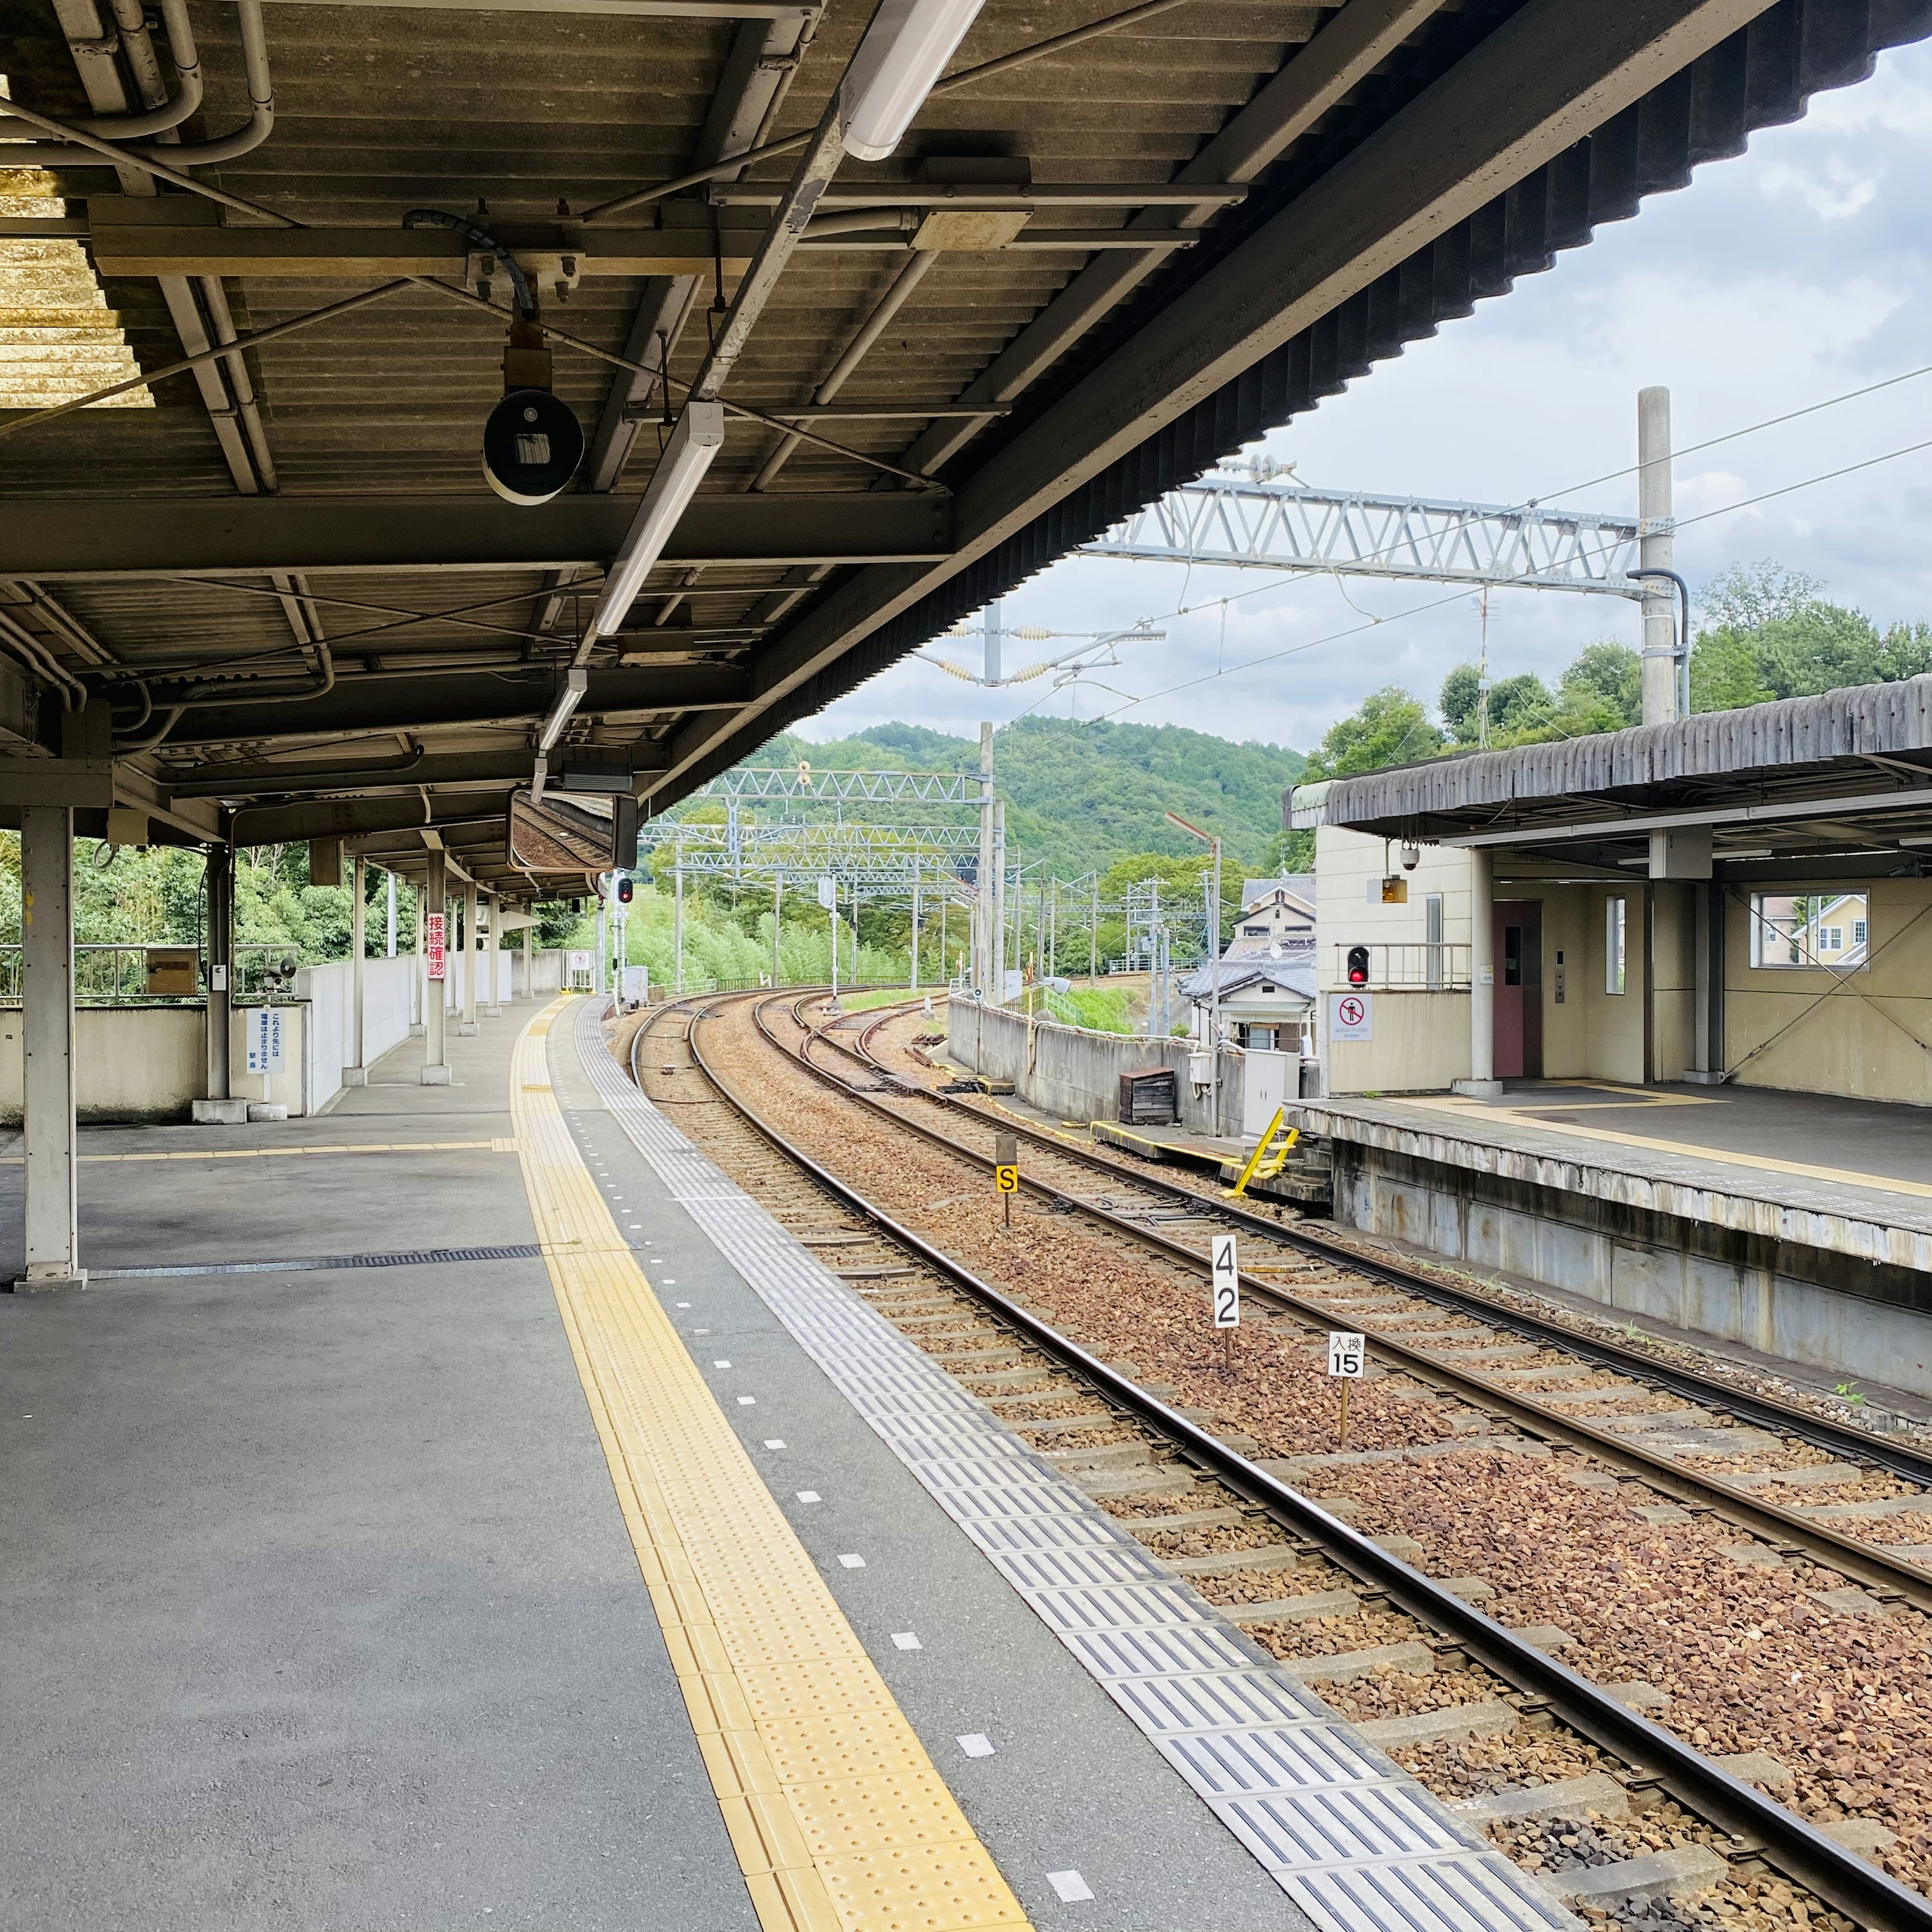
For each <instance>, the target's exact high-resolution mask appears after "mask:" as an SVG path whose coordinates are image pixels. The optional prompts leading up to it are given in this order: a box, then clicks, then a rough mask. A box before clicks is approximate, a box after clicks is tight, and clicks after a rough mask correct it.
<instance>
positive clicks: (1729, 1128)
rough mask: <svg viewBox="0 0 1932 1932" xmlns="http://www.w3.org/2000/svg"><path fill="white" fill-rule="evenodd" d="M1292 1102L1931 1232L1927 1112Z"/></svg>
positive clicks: (1772, 1094) (1592, 1099)
mask: <svg viewBox="0 0 1932 1932" xmlns="http://www.w3.org/2000/svg"><path fill="white" fill-rule="evenodd" d="M1305 1104H1306V1105H1307V1107H1308V1108H1309V1109H1310V1110H1311V1112H1313V1113H1316V1114H1331V1115H1342V1116H1345V1117H1346V1116H1353V1117H1355V1118H1361V1119H1363V1120H1367V1121H1385V1122H1388V1123H1389V1124H1392V1125H1396V1126H1400V1127H1409V1128H1413V1129H1415V1130H1418V1131H1420V1132H1423V1133H1436V1134H1441V1133H1448V1134H1453V1135H1457V1136H1460V1137H1461V1138H1463V1139H1470V1140H1475V1141H1481V1142H1490V1143H1493V1144H1494V1145H1498V1146H1501V1147H1505V1148H1512V1149H1516V1150H1519V1151H1523V1152H1525V1153H1528V1154H1542V1155H1547V1154H1556V1155H1558V1156H1559V1157H1565V1158H1569V1159H1574V1160H1578V1161H1580V1162H1584V1163H1589V1164H1592V1165H1595V1166H1606V1167H1612V1168H1616V1169H1620V1170H1623V1171H1625V1172H1631V1173H1636V1174H1641V1175H1649V1176H1652V1177H1655V1178H1658V1179H1660V1180H1664V1181H1672V1182H1676V1183H1679V1184H1684V1185H1688V1186H1691V1187H1704V1188H1709V1189H1711V1190H1715V1191H1716V1192H1718V1193H1726V1194H1734V1195H1739V1196H1746V1197H1750V1198H1754V1199H1766V1200H1770V1201H1773V1202H1778V1203H1781V1204H1784V1205H1792V1206H1795V1207H1802V1208H1805V1209H1807V1210H1809V1211H1814V1212H1817V1213H1822V1214H1838V1215H1844V1216H1847V1217H1852V1218H1855V1219H1858V1220H1866V1221H1875V1222H1878V1223H1882V1224H1884V1225H1887V1226H1897V1227H1900V1228H1906V1229H1914V1230H1917V1231H1920V1232H1932V1108H1925V1107H1911V1106H1903V1105H1901V1104H1900V1103H1896V1102H1888V1101H1882V1100H1843V1099H1840V1098H1838V1097H1836V1096H1835V1095H1832V1094H1791V1093H1786V1092H1784V1091H1782V1090H1780V1089H1775V1088H1763V1087H1699V1086H1692V1085H1688V1084H1675V1085H1658V1086H1653V1087H1619V1086H1615V1085H1611V1084H1610V1083H1609V1082H1601V1081H1587V1080H1510V1081H1506V1082H1504V1083H1503V1091H1502V1094H1499V1095H1498V1096H1496V1097H1492V1098H1488V1099H1480V1100H1479V1099H1475V1098H1472V1097H1469V1096H1467V1095H1465V1094H1403V1095H1400V1096H1396V1095H1391V1096H1388V1097H1376V1098H1374V1099H1366V1098H1364V1097H1361V1096H1359V1095H1353V1094H1342V1095H1338V1096H1337V1097H1335V1098H1334V1099H1333V1100H1315V1101H1310V1102H1308V1103H1305Z"/></svg>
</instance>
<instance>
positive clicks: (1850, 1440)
mask: <svg viewBox="0 0 1932 1932" xmlns="http://www.w3.org/2000/svg"><path fill="white" fill-rule="evenodd" d="M889 1017H890V1015H889V1014H887V1015H882V1016H880V1021H879V1022H874V1025H873V1026H871V1027H868V1028H866V1030H865V1034H863V1035H862V1036H861V1037H860V1041H859V1046H860V1048H861V1049H869V1044H870V1040H871V1034H873V1033H874V1031H877V1026H878V1025H880V1024H883V1021H884V1020H885V1019H888V1018H889ZM826 1043H827V1044H828V1045H829V1046H831V1047H832V1049H834V1050H835V1051H836V1052H843V1053H848V1054H849V1053H852V1052H853V1049H851V1048H850V1047H847V1046H845V1045H844V1043H843V1042H841V1041H838V1040H831V1039H829V1037H827V1039H826ZM856 1057H859V1058H863V1059H864V1061H865V1064H866V1065H868V1067H871V1068H873V1069H874V1070H875V1071H877V1073H880V1075H882V1076H883V1077H884V1078H885V1079H888V1080H890V1081H892V1082H894V1083H895V1085H898V1086H899V1087H901V1088H903V1089H904V1091H905V1092H906V1093H907V1094H910V1095H913V1096H916V1097H918V1098H919V1099H922V1100H930V1101H932V1102H934V1103H936V1104H938V1105H939V1106H943V1107H952V1108H955V1109H957V1110H958V1111H959V1112H961V1113H963V1114H965V1115H968V1117H969V1118H972V1119H974V1120H977V1121H983V1122H985V1123H986V1124H988V1125H989V1126H997V1127H999V1128H1000V1129H1001V1130H1007V1131H1011V1132H1014V1133H1018V1134H1019V1135H1020V1136H1021V1137H1022V1139H1027V1140H1031V1141H1033V1142H1036V1143H1037V1144H1038V1145H1041V1146H1043V1147H1048V1148H1052V1150H1053V1151H1055V1153H1056V1154H1061V1155H1064V1157H1066V1158H1067V1160H1072V1161H1075V1162H1077V1163H1079V1164H1081V1165H1082V1166H1087V1167H1091V1168H1093V1169H1095V1170H1096V1171H1097V1172H1100V1173H1103V1174H1106V1175H1112V1177H1113V1178H1115V1179H1117V1180H1120V1181H1129V1182H1132V1183H1133V1184H1135V1185H1136V1186H1138V1187H1145V1188H1148V1189H1149V1190H1152V1191H1153V1192H1154V1193H1160V1194H1164V1195H1166V1196H1169V1197H1170V1198H1171V1199H1174V1200H1175V1201H1177V1202H1190V1203H1191V1204H1193V1205H1194V1206H1196V1207H1197V1208H1199V1209H1200V1210H1201V1211H1202V1212H1204V1213H1206V1214H1215V1215H1218V1216H1220V1217H1221V1218H1222V1219H1223V1220H1226V1221H1229V1222H1232V1223H1233V1224H1234V1225H1235V1226H1237V1227H1239V1228H1245V1229H1250V1230H1251V1231H1252V1232H1254V1233H1256V1234H1259V1235H1267V1236H1268V1238H1270V1239H1271V1240H1274V1241H1280V1242H1281V1243H1282V1244H1283V1245H1284V1246H1286V1247H1291V1248H1295V1249H1298V1250H1301V1252H1302V1253H1304V1254H1307V1255H1309V1256H1312V1257H1313V1258H1315V1259H1319V1260H1322V1261H1325V1262H1332V1263H1334V1265H1337V1267H1341V1268H1350V1269H1352V1270H1354V1271H1355V1272H1356V1273H1358V1274H1363V1275H1366V1276H1367V1277H1370V1279H1371V1280H1376V1281H1379V1282H1381V1283H1383V1284H1384V1285H1385V1286H1388V1287H1390V1288H1394V1289H1399V1290H1400V1291H1401V1292H1403V1293H1404V1294H1406V1295H1415V1296H1418V1298H1421V1299H1422V1300H1424V1301H1430V1302H1433V1303H1434V1304H1436V1306H1437V1307H1439V1308H1447V1309H1450V1310H1454V1312H1455V1313H1458V1314H1463V1315H1467V1316H1469V1317H1471V1318H1472V1319H1474V1320H1477V1321H1481V1322H1487V1323H1488V1324H1489V1325H1491V1326H1492V1327H1493V1328H1501V1329H1505V1330H1508V1331H1509V1332H1511V1333H1512V1334H1517V1335H1520V1336H1521V1337H1523V1338H1524V1339H1525V1340H1529V1341H1535V1342H1539V1343H1542V1344H1544V1346H1546V1347H1549V1348H1554V1349H1566V1350H1568V1352H1570V1353H1571V1354H1573V1355H1580V1356H1582V1357H1583V1358H1585V1359H1586V1360H1588V1361H1590V1362H1591V1363H1592V1364H1594V1365H1595V1366H1596V1367H1599V1368H1605V1369H1613V1370H1617V1371H1618V1372H1619V1373H1624V1374H1628V1375H1634V1376H1643V1377H1644V1378H1645V1379H1646V1380H1648V1381H1650V1382H1655V1383H1656V1384H1658V1385H1659V1386H1660V1387H1661V1388H1664V1389H1666V1390H1667V1391H1669V1392H1670V1394H1673V1395H1681V1396H1683V1397H1686V1398H1688V1399H1689V1400H1693V1401H1702V1402H1712V1403H1719V1404H1721V1405H1722V1406H1724V1408H1726V1409H1729V1410H1730V1411H1731V1412H1732V1413H1733V1415H1736V1416H1738V1417H1739V1418H1740V1419H1741V1420H1742V1421H1749V1422H1754V1423H1757V1424H1760V1425H1761V1426H1762V1427H1765V1428H1767V1429H1775V1430H1779V1431H1781V1433H1784V1434H1785V1435H1787V1436H1798V1437H1799V1438H1801V1439H1802V1440H1804V1441H1805V1442H1809V1443H1811V1445H1812V1446H1813V1447H1814V1448H1820V1449H1828V1450H1829V1451H1832V1453H1833V1454H1835V1455H1842V1456H1846V1457H1853V1456H1855V1457H1861V1458H1862V1459H1863V1460H1864V1461H1866V1462H1867V1463H1875V1464H1876V1465H1877V1466H1879V1468H1881V1469H1888V1470H1889V1471H1890V1472H1891V1474H1892V1475H1895V1476H1901V1477H1903V1478H1905V1479H1906V1481H1909V1482H1915V1483H1920V1484H1924V1486H1925V1487H1927V1489H1932V1452H1927V1451H1923V1450H1918V1449H1915V1448H1912V1447H1911V1446H1910V1445H1908V1444H1904V1443H1894V1442H1887V1441H1885V1439H1884V1438H1883V1437H1882V1436H1874V1435H1873V1434H1872V1433H1870V1432H1869V1431H1868V1430H1862V1429H1855V1428H1853V1427H1850V1426H1849V1425H1848V1424H1843V1423H1836V1422H1834V1421H1832V1420H1831V1419H1830V1418H1829V1417H1827V1416H1820V1415H1814V1414H1813V1413H1812V1412H1811V1411H1810V1410H1809V1409H1799V1408H1798V1407H1797V1406H1796V1405H1794V1404H1793V1403H1784V1402H1780V1401H1779V1400H1778V1399H1777V1398H1776V1397H1774V1396H1766V1395H1760V1394H1758V1393H1757V1392H1756V1391H1754V1390H1751V1389H1747V1388H1739V1387H1738V1386H1737V1385H1736V1384H1735V1383H1732V1382H1724V1381H1722V1380H1721V1379H1719V1378H1718V1377H1716V1376H1705V1375H1700V1374H1699V1373H1698V1372H1697V1370H1694V1369H1686V1368H1682V1367H1677V1366H1676V1365H1674V1364H1670V1363H1666V1362H1661V1361H1658V1359H1657V1358H1655V1356H1652V1355H1646V1354H1645V1353H1644V1352H1643V1350H1642V1349H1631V1348H1626V1347H1625V1346H1623V1345H1622V1343H1617V1342H1613V1341H1610V1340H1607V1339H1606V1338H1604V1337H1597V1336H1593V1335H1586V1334H1580V1333H1579V1332H1578V1331H1577V1330H1575V1329H1574V1328H1566V1327H1565V1325H1563V1324H1562V1322H1557V1321H1554V1320H1552V1319H1548V1318H1547V1317H1544V1316H1538V1315H1535V1314H1533V1313H1529V1312H1528V1311H1526V1310H1517V1309H1512V1308H1507V1307H1501V1306H1499V1304H1496V1303H1495V1302H1493V1301H1488V1300H1487V1299H1486V1298H1484V1296H1482V1295H1480V1294H1478V1293H1477V1292H1475V1291H1474V1290H1473V1289H1459V1288H1457V1287H1456V1286H1454V1285H1453V1284H1451V1283H1446V1282H1441V1281H1438V1280H1436V1279H1434V1278H1433V1277H1431V1276H1429V1275H1425V1274H1421V1273H1420V1272H1412V1271H1410V1270H1409V1269H1408V1268H1404V1267H1403V1265H1401V1264H1400V1262H1384V1261H1377V1260H1374V1259H1371V1258H1370V1257H1369V1256H1365V1255H1363V1254H1361V1253H1358V1251H1357V1250H1355V1249H1354V1248H1352V1247H1349V1246H1348V1245H1347V1244H1346V1243H1345V1242H1341V1241H1331V1240H1329V1239H1328V1238H1325V1237H1324V1236H1322V1235H1316V1234H1310V1233H1308V1232H1306V1231H1305V1224H1302V1225H1300V1226H1284V1225H1283V1224H1282V1223H1279V1222H1276V1221H1271V1220H1268V1218H1267V1217H1265V1215H1261V1214H1255V1213H1253V1212H1252V1211H1250V1210H1247V1209H1245V1208H1238V1207H1236V1206H1235V1205H1234V1204H1233V1203H1232V1202H1229V1201H1226V1200H1223V1199H1214V1198H1211V1197H1210V1196H1205V1195H1202V1194H1197V1193H1195V1192H1194V1191H1193V1190H1192V1189H1190V1188H1187V1187H1181V1186H1180V1185H1179V1184H1177V1183H1175V1182H1174V1181H1168V1180H1166V1179H1163V1178H1161V1177H1160V1176H1159V1175H1154V1174H1151V1173H1147V1172H1143V1171H1142V1169H1139V1168H1136V1167H1130V1166H1127V1163H1125V1162H1124V1161H1118V1160H1113V1159H1111V1158H1110V1157H1108V1156H1107V1155H1105V1154H1099V1153H1097V1152H1095V1151H1094V1150H1092V1149H1091V1148H1083V1147H1081V1146H1079V1145H1077V1144H1076V1143H1073V1142H1069V1141H1067V1140H1064V1139H1062V1138H1061V1136H1059V1135H1058V1134H1056V1133H1053V1132H1052V1130H1051V1129H1049V1128H1046V1127H1039V1126H1037V1125H1035V1124H1034V1123H1032V1122H1031V1121H1026V1120H1024V1119H1022V1118H1020V1117H1019V1116H1018V1115H1011V1114H1001V1115H993V1114H990V1113H988V1112H986V1111H985V1110H984V1109H981V1108H980V1107H977V1106H974V1105H973V1104H972V1103H971V1102H970V1101H968V1100H965V1099H964V1098H963V1097H961V1096H959V1095H957V1094H936V1093H935V1092H933V1091H932V1090H931V1089H930V1088H922V1087H917V1086H915V1085H913V1084H912V1083H911V1082H909V1081H906V1080H904V1079H901V1076H898V1075H897V1074H895V1073H893V1072H892V1070H891V1069H890V1068H889V1067H884V1066H882V1065H881V1064H880V1063H879V1062H878V1061H877V1060H875V1059H873V1058H870V1057H869V1052H868V1051H867V1052H862V1053H861V1054H860V1055H858V1056H856Z"/></svg>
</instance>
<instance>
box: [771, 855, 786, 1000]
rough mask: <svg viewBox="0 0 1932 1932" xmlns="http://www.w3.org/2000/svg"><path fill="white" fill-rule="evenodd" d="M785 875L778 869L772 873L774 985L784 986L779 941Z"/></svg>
mask: <svg viewBox="0 0 1932 1932" xmlns="http://www.w3.org/2000/svg"><path fill="white" fill-rule="evenodd" d="M783 933H784V873H783V872H782V871H780V870H778V869H777V868H773V870H772V985H773V986H783V985H784V967H783V965H781V963H780V961H779V958H778V941H779V938H781V935H783Z"/></svg>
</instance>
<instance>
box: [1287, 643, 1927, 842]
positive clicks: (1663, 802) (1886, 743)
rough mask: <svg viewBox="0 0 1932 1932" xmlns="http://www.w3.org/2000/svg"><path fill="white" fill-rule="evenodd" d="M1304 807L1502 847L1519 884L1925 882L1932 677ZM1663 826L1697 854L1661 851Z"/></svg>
mask: <svg viewBox="0 0 1932 1932" xmlns="http://www.w3.org/2000/svg"><path fill="white" fill-rule="evenodd" d="M1288 805H1289V810H1288V818H1289V823H1290V824H1291V825H1292V826H1299V827H1301V828H1304V829H1308V828H1312V827H1314V826H1322V825H1333V826H1346V827H1347V828H1349V829H1351V830H1352V831H1356V832H1368V833H1370V834H1372V835H1375V836H1377V837H1379V838H1388V839H1391V840H1400V841H1404V842H1408V843H1415V844H1444V845H1452V846H1461V847H1469V848H1473V849H1478V850H1485V849H1486V850H1490V851H1491V852H1492V853H1493V854H1494V856H1496V859H1497V862H1498V863H1499V865H1505V866H1506V867H1507V868H1508V869H1509V870H1510V871H1511V873H1512V874H1514V875H1515V876H1519V877H1521V876H1526V870H1527V869H1534V868H1539V867H1540V868H1542V869H1543V870H1544V871H1549V870H1550V868H1556V869H1557V870H1558V871H1572V872H1574V871H1577V870H1578V869H1579V868H1583V869H1584V870H1586V871H1588V870H1592V869H1596V870H1600V871H1602V872H1604V873H1605V874H1608V875H1610V876H1613V877H1618V876H1620V877H1626V878H1627V877H1629V876H1630V870H1631V868H1634V867H1643V868H1650V869H1652V870H1653V871H1654V872H1655V876H1658V877H1718V878H1726V879H1734V880H1747V879H1751V878H1755V877H1767V878H1769V877H1775V876H1780V875H1787V874H1790V873H1791V872H1792V871H1793V868H1798V869H1799V870H1801V871H1802V872H1803V873H1804V874H1805V876H1806V877H1809V878H1815V879H1832V878H1868V877H1885V876H1887V875H1888V874H1895V873H1901V872H1903V873H1907V874H1915V873H1916V871H1917V869H1918V867H1919V866H1920V865H1922V864H1924V863H1925V862H1927V860H1928V859H1932V676H1926V677H1914V678H1907V679H1903V680H1901V681H1900V682H1897V683H1894V684H1870V685H1857V686H1855V687H1853V688H1850V689H1849V690H1844V691H1826V692H1825V693H1823V694H1822V695H1820V696H1818V697H1793V698H1787V699H1784V700H1782V701H1781V702H1779V703H1772V704H1753V705H1748V706H1745V707H1743V708H1742V709H1739V710H1735V711H1716V712H1706V713H1705V714H1703V715H1700V716H1695V717H1691V718H1678V719H1675V720H1673V721H1671V722H1670V723H1668V724H1649V725H1642V726H1639V727H1636V728H1635V729H1633V730H1628V731H1607V732H1602V733H1598V734H1596V735H1594V736H1589V737H1583V738H1570V739H1562V740H1560V741H1559V742H1556V743H1554V744H1547V745H1519V746H1517V747H1515V748H1513V749H1511V750H1508V751H1472V752H1468V753H1466V754H1463V755H1462V756H1460V757H1449V758H1436V759H1432V760H1427V761H1426V762H1424V763H1418V764H1413V765H1402V766H1396V767H1394V769H1391V770H1388V771H1382V772H1367V773H1366V774H1364V775H1362V776H1360V777H1357V778H1336V779H1331V780H1330V781H1328V783H1326V784H1314V785H1303V786H1300V787H1297V788H1296V789H1295V790H1294V791H1292V793H1290V794H1289V800H1288ZM1659 833H1664V834H1668V835H1673V837H1674V838H1676V839H1678V840H1679V841H1681V843H1682V845H1683V847H1684V850H1685V853H1690V852H1691V851H1693V850H1694V851H1696V852H1697V853H1699V854H1700V857H1699V859H1696V860H1689V859H1687V860H1685V861H1684V862H1680V863H1678V864H1676V865H1673V863H1672V862H1670V859H1669V858H1668V857H1667V856H1665V855H1664V853H1663V852H1662V850H1661V848H1660V849H1659V850H1658V851H1657V852H1656V853H1655V854H1654V852H1653V838H1654V836H1655V835H1657V834H1659ZM1706 841H1708V845H1709V852H1708V857H1709V866H1710V867H1711V868H1714V869H1706V868H1705V866H1704V865H1703V857H1702V855H1703V850H1704V845H1705V842H1706Z"/></svg>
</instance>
